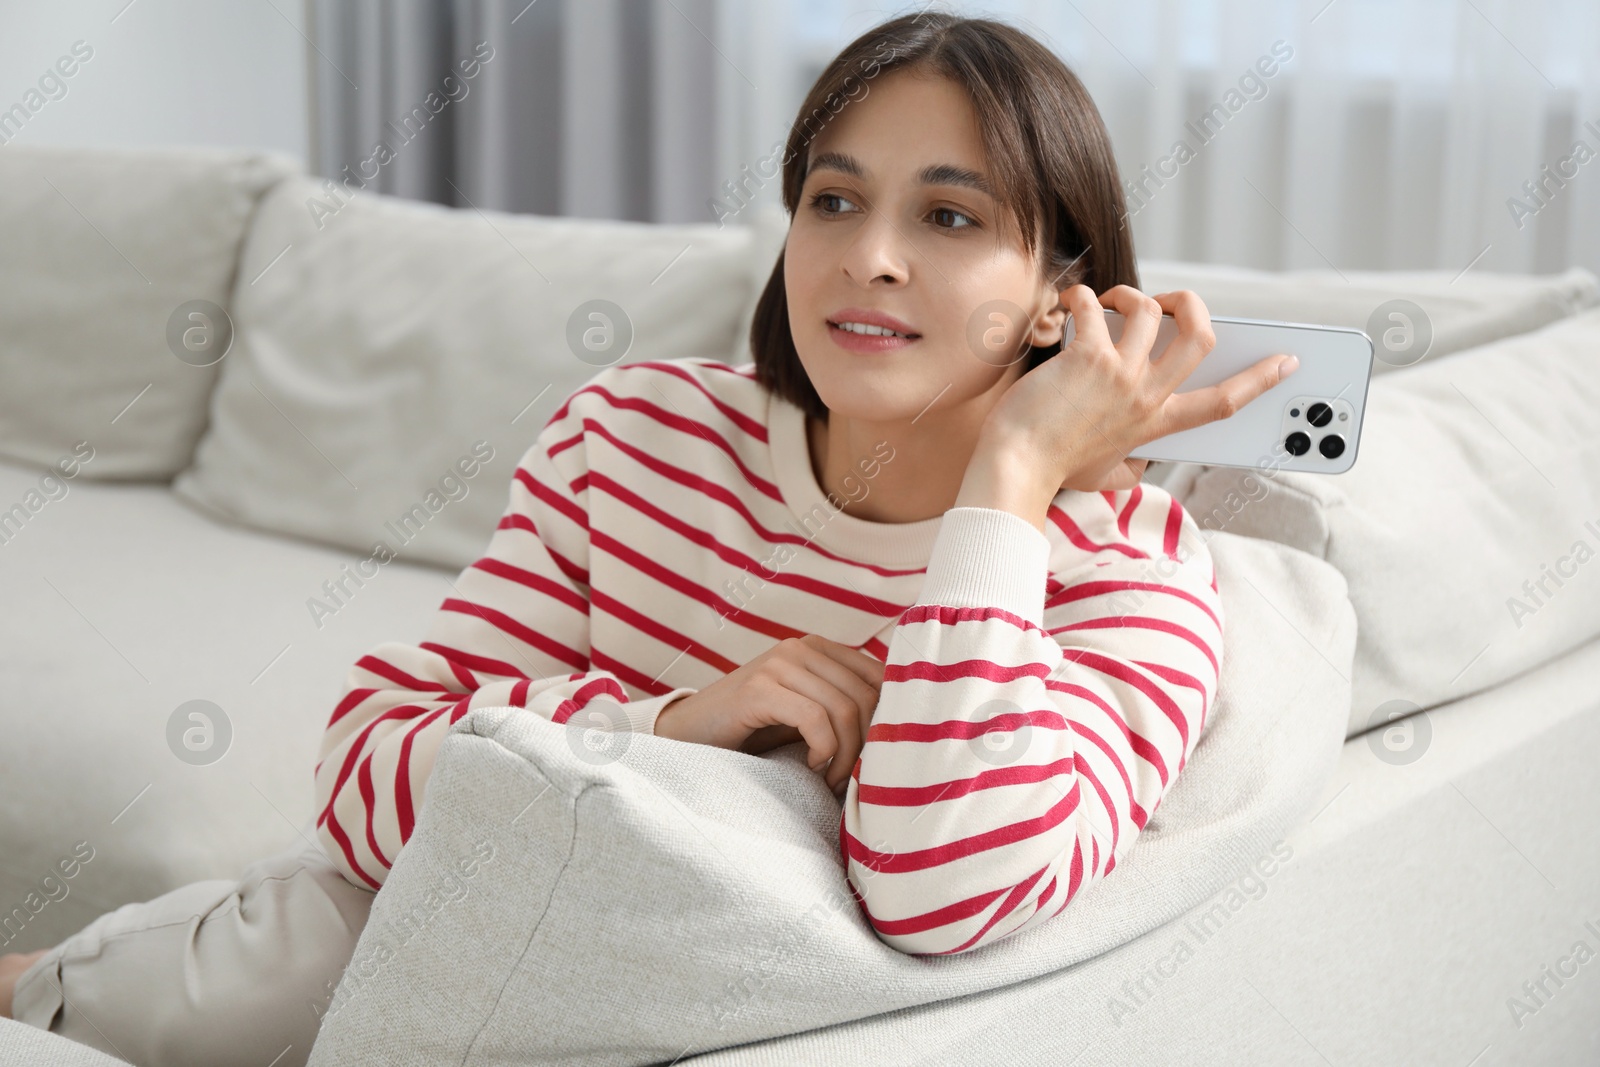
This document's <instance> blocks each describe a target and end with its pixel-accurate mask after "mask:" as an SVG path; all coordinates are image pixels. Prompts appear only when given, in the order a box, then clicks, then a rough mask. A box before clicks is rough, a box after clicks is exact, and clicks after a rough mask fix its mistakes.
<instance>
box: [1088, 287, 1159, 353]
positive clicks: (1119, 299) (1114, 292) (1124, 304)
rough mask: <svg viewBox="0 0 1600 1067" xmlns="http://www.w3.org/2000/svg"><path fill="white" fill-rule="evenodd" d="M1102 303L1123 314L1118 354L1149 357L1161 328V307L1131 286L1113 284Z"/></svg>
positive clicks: (1101, 297) (1101, 300)
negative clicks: (1157, 332)
mask: <svg viewBox="0 0 1600 1067" xmlns="http://www.w3.org/2000/svg"><path fill="white" fill-rule="evenodd" d="M1100 303H1101V304H1102V305H1104V306H1105V307H1108V308H1112V309H1113V310H1116V311H1119V312H1121V313H1122V323H1123V325H1122V339H1121V340H1119V341H1118V342H1117V351H1118V352H1121V353H1122V354H1123V356H1125V357H1132V356H1139V357H1141V358H1143V359H1149V358H1150V348H1151V346H1153V345H1154V344H1155V343H1156V331H1157V330H1159V329H1160V328H1161V311H1162V308H1161V305H1160V304H1158V303H1156V301H1155V300H1154V299H1153V298H1151V297H1149V296H1147V295H1146V294H1144V293H1141V292H1140V291H1139V290H1137V289H1135V288H1134V287H1133V286H1131V285H1113V286H1112V287H1111V288H1109V289H1107V290H1106V291H1105V292H1103V293H1101V294H1100Z"/></svg>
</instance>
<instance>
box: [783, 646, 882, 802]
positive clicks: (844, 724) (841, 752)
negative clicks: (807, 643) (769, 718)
mask: <svg viewBox="0 0 1600 1067" xmlns="http://www.w3.org/2000/svg"><path fill="white" fill-rule="evenodd" d="M819 669H820V671H822V672H824V673H818V671H819ZM775 672H776V673H775V674H774V677H775V678H776V679H777V681H778V683H779V684H780V685H782V686H784V687H785V688H787V689H789V690H790V691H791V692H794V693H796V694H798V695H800V696H802V697H804V698H806V700H808V701H809V702H811V703H813V704H816V705H818V706H820V707H821V708H822V709H823V711H824V712H825V713H826V714H827V718H828V729H829V731H830V732H831V734H832V742H833V743H832V744H831V745H830V746H829V747H828V751H827V752H826V754H824V755H822V756H821V759H822V761H823V762H826V761H827V760H828V759H832V760H833V765H832V766H831V767H829V768H828V771H827V775H826V778H827V781H828V786H829V788H832V787H833V786H834V785H835V784H837V783H838V782H840V781H842V780H843V779H844V776H845V775H847V774H849V773H850V768H851V767H852V766H854V764H855V760H856V756H857V755H859V754H860V752H861V745H862V733H863V731H862V728H861V721H862V713H861V708H860V705H859V703H858V698H857V697H855V696H852V695H851V694H850V693H848V692H846V691H845V690H842V689H841V688H840V687H839V685H838V683H837V681H836V679H843V680H845V684H846V685H853V686H856V687H858V689H859V690H865V691H866V692H867V693H868V694H869V695H870V696H871V697H872V698H873V699H874V700H875V697H876V694H874V693H872V688H871V687H870V686H868V685H867V684H866V683H865V682H863V681H862V680H861V679H860V678H857V677H856V676H855V675H853V674H851V673H850V672H849V671H847V670H845V669H844V668H843V667H841V666H839V665H838V664H837V663H835V662H833V660H831V659H829V658H828V657H826V656H823V655H822V654H821V653H816V654H815V655H814V656H813V657H811V658H809V659H808V660H806V661H805V662H803V663H800V664H793V663H784V664H783V665H782V666H779V667H776V668H775ZM830 675H831V677H830ZM793 725H794V726H796V727H797V728H799V729H800V732H801V734H802V736H805V738H806V742H807V744H808V745H809V744H810V742H811V737H810V736H809V735H807V734H806V732H805V727H804V726H803V725H802V724H800V723H794V724H793ZM811 747H812V758H811V759H810V760H809V761H808V762H809V764H810V766H811V768H812V769H813V770H818V771H820V770H821V769H822V765H821V764H820V763H818V762H817V759H818V753H817V751H816V747H815V746H814V745H813V746H811Z"/></svg>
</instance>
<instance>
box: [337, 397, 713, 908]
mask: <svg viewBox="0 0 1600 1067" xmlns="http://www.w3.org/2000/svg"><path fill="white" fill-rule="evenodd" d="M572 406H573V405H572V401H571V400H570V399H569V401H568V402H567V404H564V405H563V406H562V408H561V409H560V410H559V411H557V412H556V414H555V415H554V416H553V417H552V418H551V421H550V422H549V423H548V424H547V425H546V426H545V428H544V430H543V431H542V432H541V433H540V435H539V438H538V440H537V441H535V443H534V444H533V446H532V447H530V448H529V449H528V451H527V452H526V453H525V454H524V455H523V457H522V458H521V460H520V461H519V462H518V464H517V469H516V471H515V473H514V474H513V476H512V480H511V492H510V501H509V503H508V505H507V507H506V509H505V511H504V513H503V514H502V516H501V518H500V522H499V525H498V527H497V528H496V529H495V532H494V535H493V536H492V537H491V538H490V541H489V546H488V548H487V550H486V551H485V553H484V555H483V556H482V557H481V558H480V559H478V560H477V561H475V562H474V563H472V564H471V565H469V566H468V567H467V568H466V569H465V570H463V571H462V572H461V574H460V576H459V577H457V578H456V580H455V581H454V582H453V583H451V589H450V591H449V594H448V595H447V596H446V597H445V599H444V602H443V603H442V604H441V605H440V607H439V610H438V612H437V613H436V614H435V615H434V617H433V620H432V622H431V623H430V625H429V628H428V632H427V636H426V639H425V640H423V641H422V642H421V643H419V644H415V645H412V644H404V643H400V642H394V641H390V642H385V643H383V644H380V645H378V646H377V647H376V648H374V649H372V650H371V651H370V652H368V653H367V654H366V655H364V656H362V657H361V658H360V659H359V660H357V661H356V663H355V665H354V666H353V667H351V669H350V672H349V675H348V678H347V680H346V686H345V693H344V696H343V699H341V700H340V701H339V703H338V705H337V706H336V707H335V708H334V709H333V714H332V716H331V717H330V718H329V720H328V725H327V729H326V730H325V732H324V733H323V737H322V743H321V746H320V748H319V751H318V756H317V759H318V762H317V766H316V771H315V786H314V791H315V796H316V807H317V811H318V818H317V837H318V840H319V842H320V844H321V846H322V848H323V850H324V851H325V852H326V853H327V854H328V857H329V859H330V860H332V862H333V863H334V865H335V866H336V867H338V869H339V870H340V871H341V873H343V874H344V876H345V878H346V879H348V880H349V881H350V882H352V883H353V884H355V885H358V886H362V887H364V888H368V889H372V890H374V891H375V890H377V889H378V888H379V887H380V886H381V885H382V884H383V882H384V880H385V879H386V878H387V877H388V872H389V868H390V866H391V865H392V864H393V863H394V861H395V858H396V856H397V855H398V853H399V851H400V849H401V848H402V847H403V846H404V845H405V843H406V841H407V839H409V837H410V836H411V831H412V828H413V826H414V825H415V820H416V815H417V812H418V810H419V809H420V807H421V805H422V798H423V793H424V790H425V788H426V786H427V781H428V776H429V774H430V773H431V772H432V770H433V762H434V756H435V754H436V753H437V751H438V748H439V745H440V743H441V742H442V741H443V740H444V735H445V734H446V733H447V732H448V731H449V729H450V725H451V724H452V723H454V722H456V721H457V720H458V719H460V718H461V717H462V716H464V715H466V713H467V712H468V711H469V710H470V709H472V708H478V707H507V706H509V707H521V708H526V709H528V710H529V711H530V712H533V713H534V714H536V715H542V716H544V717H545V718H547V719H549V720H551V721H552V722H557V723H565V722H568V721H574V720H575V721H577V722H579V723H592V724H593V725H595V726H596V727H599V728H604V729H628V730H632V731H635V732H639V733H650V732H652V731H653V730H654V727H655V718H656V716H657V715H658V714H659V713H660V711H661V709H662V708H663V707H664V706H665V705H666V704H668V703H670V702H671V701H673V700H675V699H677V698H678V697H681V696H688V695H689V694H691V693H693V692H695V690H693V689H683V688H679V689H671V690H666V691H662V686H660V685H659V684H658V683H655V682H654V681H652V680H651V679H649V678H648V677H644V676H640V677H634V676H633V675H634V673H635V672H631V671H630V670H629V669H628V668H626V667H625V666H623V665H622V664H620V663H612V662H610V661H609V660H608V661H605V662H606V666H607V667H610V668H614V669H610V670H607V669H595V668H594V664H593V663H592V662H591V657H590V648H589V581H588V578H589V572H588V567H589V524H588V515H587V512H586V510H585V505H586V502H587V478H588V472H587V469H586V463H585V462H584V460H583V452H584V449H583V430H582V419H581V418H578V417H576V416H575V415H574V414H572V412H571V408H572ZM624 680H626V681H628V682H630V683H632V684H634V685H635V686H636V687H638V688H639V689H641V690H643V691H645V692H646V693H649V694H651V695H649V696H646V697H643V698H640V699H634V700H630V699H629V696H628V694H627V692H626V691H625V690H624V688H623V685H622V682H623V681H624Z"/></svg>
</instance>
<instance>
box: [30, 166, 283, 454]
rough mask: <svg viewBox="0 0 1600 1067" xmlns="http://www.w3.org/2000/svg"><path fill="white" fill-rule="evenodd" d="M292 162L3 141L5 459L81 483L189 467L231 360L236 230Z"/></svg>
mask: <svg viewBox="0 0 1600 1067" xmlns="http://www.w3.org/2000/svg"><path fill="white" fill-rule="evenodd" d="M297 170H298V165H297V164H296V163H295V161H294V160H292V159H289V158H287V157H283V156H279V155H276V154H263V153H259V152H238V151H219V150H211V149H199V148H185V149H137V150H135V149H104V148H95V149H89V148H58V147H45V146H29V145H7V146H6V148H5V150H4V151H3V152H0V323H3V324H4V328H3V329H0V383H4V385H3V387H0V454H4V455H5V456H6V457H8V458H10V459H15V460H21V461H23V462H27V463H34V464H38V465H40V466H52V465H54V464H56V463H57V462H58V461H59V460H61V459H62V458H63V457H67V456H72V455H75V456H76V460H75V461H74V462H73V464H72V466H73V468H74V469H73V470H72V471H71V473H70V475H69V476H74V477H76V476H82V477H88V478H117V479H153V480H159V481H166V480H168V479H170V478H171V477H172V476H173V475H174V474H176V473H177V472H178V471H179V470H181V469H183V468H184V467H186V466H188V464H189V462H190V460H191V459H192V457H193V453H194V447H195V442H196V441H197V440H199V438H200V435H201V433H202V432H203V431H204V430H205V425H206V418H207V405H208V403H209V401H210V397H211V390H212V388H213V387H214V386H215V385H216V381H217V376H218V373H219V371H220V370H221V367H222V366H223V365H224V364H225V363H226V362H227V358H228V357H227V354H226V348H225V345H226V311H227V307H226V306H227V304H228V301H229V293H230V291H231V290H232V288H233V282H234V273H235V270H236V269H237V266H238V261H239V248H240V243H241V240H242V238H243V236H244V233H245V230H246V228H247V227H248V225H249V223H250V218H251V215H252V213H253V212H254V211H255V208H256V205H257V203H258V201H259V199H260V196H261V194H262V192H263V191H264V190H265V189H267V188H269V187H271V186H272V185H274V184H275V183H277V182H278V181H280V180H281V179H283V178H284V177H285V176H287V175H289V174H292V173H295V172H296V171H297ZM194 315H199V316H201V317H200V318H195V317H193V316H194ZM219 361H220V362H219ZM80 443H82V447H77V446H79V445H80ZM86 456H87V457H88V458H87V459H85V457H86ZM63 472H64V473H66V470H65V468H63Z"/></svg>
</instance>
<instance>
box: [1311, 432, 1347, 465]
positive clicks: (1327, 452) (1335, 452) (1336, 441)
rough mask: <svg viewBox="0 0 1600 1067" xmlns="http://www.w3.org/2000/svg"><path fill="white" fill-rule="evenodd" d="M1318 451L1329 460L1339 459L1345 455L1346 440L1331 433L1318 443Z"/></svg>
mask: <svg viewBox="0 0 1600 1067" xmlns="http://www.w3.org/2000/svg"><path fill="white" fill-rule="evenodd" d="M1317 451H1318V452H1321V453H1322V454H1323V455H1324V456H1327V457H1328V458H1329V459H1338V458H1339V457H1340V456H1342V455H1344V438H1343V437H1340V436H1339V435H1338V434H1336V433H1330V434H1329V435H1328V436H1326V437H1324V438H1323V439H1322V440H1320V441H1318V442H1317Z"/></svg>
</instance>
